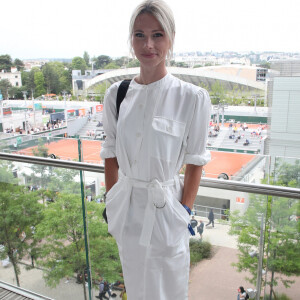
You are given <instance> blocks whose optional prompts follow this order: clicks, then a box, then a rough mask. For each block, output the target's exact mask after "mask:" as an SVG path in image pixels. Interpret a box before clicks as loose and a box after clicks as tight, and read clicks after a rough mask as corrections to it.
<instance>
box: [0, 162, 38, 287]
mask: <svg viewBox="0 0 300 300" xmlns="http://www.w3.org/2000/svg"><path fill="white" fill-rule="evenodd" d="M37 200H38V198H37V194H36V193H35V192H31V191H29V190H28V189H27V188H26V187H24V186H20V185H18V181H17V179H16V178H14V176H13V174H12V166H11V165H9V164H7V163H1V165H0V208H1V209H0V228H1V230H0V240H1V243H2V244H3V245H4V252H2V253H0V256H2V257H0V258H4V256H8V258H9V260H10V262H11V264H12V265H13V268H14V273H15V277H16V282H17V285H18V286H20V280H19V275H20V268H19V266H18V264H19V262H20V260H21V259H22V258H23V257H24V255H25V254H27V253H30V249H31V248H32V245H33V244H34V243H33V240H35V238H34V228H35V226H36V225H37V224H38V223H39V222H40V220H41V210H42V207H41V205H40V204H39V203H38V201H37Z"/></svg>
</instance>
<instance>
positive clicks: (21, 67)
mask: <svg viewBox="0 0 300 300" xmlns="http://www.w3.org/2000/svg"><path fill="white" fill-rule="evenodd" d="M14 66H15V67H17V69H18V71H23V70H24V66H25V65H24V63H23V61H22V60H21V59H18V58H16V59H15V60H14Z"/></svg>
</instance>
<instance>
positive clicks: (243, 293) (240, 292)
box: [237, 286, 247, 300]
mask: <svg viewBox="0 0 300 300" xmlns="http://www.w3.org/2000/svg"><path fill="white" fill-rule="evenodd" d="M246 295H247V294H246V291H245V289H244V287H242V286H240V287H239V288H238V297H237V299H238V300H245V299H246Z"/></svg>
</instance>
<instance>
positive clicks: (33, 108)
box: [31, 89, 35, 128]
mask: <svg viewBox="0 0 300 300" xmlns="http://www.w3.org/2000/svg"><path fill="white" fill-rule="evenodd" d="M33 92H34V89H31V99H32V110H33V126H34V128H35V106H34V97H33Z"/></svg>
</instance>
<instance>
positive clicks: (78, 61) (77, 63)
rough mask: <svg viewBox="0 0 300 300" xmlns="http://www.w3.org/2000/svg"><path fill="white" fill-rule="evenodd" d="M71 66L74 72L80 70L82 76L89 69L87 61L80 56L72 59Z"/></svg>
mask: <svg viewBox="0 0 300 300" xmlns="http://www.w3.org/2000/svg"><path fill="white" fill-rule="evenodd" d="M71 66H72V70H80V71H81V74H84V72H85V70H86V69H87V65H86V62H85V60H84V59H83V58H82V57H80V56H76V57H74V58H73V59H72V64H71Z"/></svg>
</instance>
